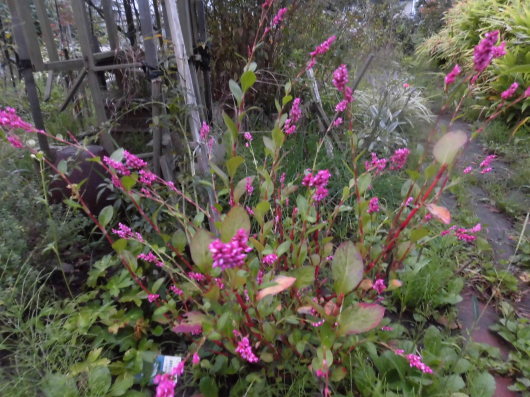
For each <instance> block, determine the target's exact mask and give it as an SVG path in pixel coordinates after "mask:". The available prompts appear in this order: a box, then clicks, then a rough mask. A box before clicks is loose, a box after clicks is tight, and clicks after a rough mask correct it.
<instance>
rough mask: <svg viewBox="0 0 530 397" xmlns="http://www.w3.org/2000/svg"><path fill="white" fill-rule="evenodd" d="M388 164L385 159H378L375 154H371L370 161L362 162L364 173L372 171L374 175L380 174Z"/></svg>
mask: <svg viewBox="0 0 530 397" xmlns="http://www.w3.org/2000/svg"><path fill="white" fill-rule="evenodd" d="M387 163H388V160H387V159H385V158H378V157H377V154H376V153H373V152H372V159H371V160H370V161H365V162H364V167H365V168H366V171H374V172H375V174H376V175H379V174H381V173H382V172H383V171H384V170H385V168H386V165H387Z"/></svg>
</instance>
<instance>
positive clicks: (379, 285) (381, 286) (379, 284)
mask: <svg viewBox="0 0 530 397" xmlns="http://www.w3.org/2000/svg"><path fill="white" fill-rule="evenodd" d="M372 288H373V289H375V290H376V291H377V293H378V294H381V293H383V291H384V290H386V285H385V280H383V279H382V278H378V279H377V280H375V283H374V285H373V286H372Z"/></svg>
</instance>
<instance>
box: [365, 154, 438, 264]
mask: <svg viewBox="0 0 530 397" xmlns="http://www.w3.org/2000/svg"><path fill="white" fill-rule="evenodd" d="M446 170H447V164H442V166H441V167H440V169H439V170H438V173H437V174H436V177H435V178H434V180H433V181H432V183H431V185H430V186H429V188H428V189H427V191H426V192H425V194H424V195H423V197H421V199H420V201H419V203H418V204H417V205H416V206H415V207H414V208H413V209H412V210H411V211H410V213H409V215H408V216H407V218H405V220H404V221H403V222H402V223H401V225H399V228H398V229H397V230H396V232H395V233H394V235H393V236H392V237H391V238H390V239H389V240H387V241H388V243H387V246H386V247H385V249H384V250H383V251H381V253H380V254H379V255H378V256H377V258H376V259H375V260H374V261H372V262H371V263H370V264H369V265H368V267H367V268H366V269H365V272H368V271H370V270H372V269H373V267H374V266H375V264H376V263H377V262H378V261H379V260H380V259H385V258H386V256H387V255H388V253H389V252H390V251H391V250H392V249H393V248H394V246H395V244H396V241H397V240H398V238H399V236H400V234H401V232H402V231H403V230H405V228H406V227H407V226H408V224H409V223H410V221H411V220H412V218H414V215H416V212H418V210H419V209H420V208H421V206H422V205H423V203H424V202H425V200H427V199H428V198H429V196H430V195H431V193H432V191H433V189H434V188H435V187H436V185H437V184H438V182H439V181H440V178H441V177H442V175H443V174H444V172H445V171H446Z"/></svg>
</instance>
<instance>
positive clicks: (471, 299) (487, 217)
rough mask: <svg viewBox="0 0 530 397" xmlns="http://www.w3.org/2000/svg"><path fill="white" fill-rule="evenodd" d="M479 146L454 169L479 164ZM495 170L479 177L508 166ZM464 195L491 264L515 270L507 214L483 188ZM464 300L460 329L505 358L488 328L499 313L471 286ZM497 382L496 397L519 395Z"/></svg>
mask: <svg viewBox="0 0 530 397" xmlns="http://www.w3.org/2000/svg"><path fill="white" fill-rule="evenodd" d="M440 122H441V124H443V125H446V126H447V125H448V124H449V118H447V117H442V118H441V120H440ZM449 129H450V130H462V131H465V132H466V133H467V134H468V135H470V134H471V131H472V129H471V126H470V125H469V124H467V123H465V122H463V121H456V122H454V123H453V124H452V126H451V127H450V128H449ZM488 154H489V153H487V152H486V151H485V149H484V148H483V147H482V145H481V144H480V143H479V142H478V141H477V140H473V141H470V142H469V143H468V144H467V145H466V147H465V149H464V151H463V153H462V155H461V156H460V158H459V160H458V163H457V169H458V170H459V171H460V172H462V170H463V169H464V168H466V167H467V166H473V167H474V168H476V167H477V166H478V164H479V163H480V162H481V161H482V160H483V159H484V157H485V156H486V155H488ZM493 169H494V171H492V175H485V176H482V175H480V176H479V177H492V176H494V177H497V178H502V177H503V176H506V175H507V173H509V172H510V170H509V166H508V165H507V164H506V163H504V162H503V161H502V159H496V160H495V162H494V166H493ZM466 194H467V195H468V197H467V198H468V202H469V203H470V206H471V210H472V212H473V213H474V214H475V216H476V217H477V218H478V219H479V220H480V223H481V224H482V226H483V231H484V233H485V235H486V239H487V240H488V242H489V244H490V245H491V247H492V249H493V258H494V264H495V266H496V267H497V268H499V269H505V270H506V269H507V270H509V271H512V272H514V273H516V269H514V268H512V267H510V266H509V265H507V264H506V263H508V259H509V258H510V256H511V255H513V254H514V251H515V246H516V237H514V236H517V235H518V232H517V230H515V228H514V224H513V221H512V219H511V218H510V217H508V216H507V215H505V214H503V213H501V212H500V211H499V210H497V209H496V208H495V207H494V206H493V205H491V204H490V200H489V198H488V193H487V192H486V191H484V190H483V189H482V188H480V187H478V186H476V185H472V184H467V185H466ZM441 201H442V203H443V204H444V205H446V206H447V207H449V208H450V209H451V211H453V210H454V209H456V208H457V206H458V203H457V200H456V198H455V197H454V196H453V195H451V194H450V193H448V194H445V195H444V196H443V197H442V200H441ZM529 292H530V291H529V290H528V287H525V286H524V285H522V284H521V300H520V301H519V302H514V303H516V307H517V310H518V312H519V313H520V314H521V315H525V316H526V317H528V315H529V313H530V293H529ZM462 297H463V301H462V302H460V303H459V304H458V311H459V314H458V320H459V322H460V324H461V327H462V332H463V334H464V335H466V334H467V336H468V337H469V338H470V339H471V340H473V341H475V342H480V343H485V344H488V345H490V346H493V347H496V348H498V349H499V350H500V352H501V356H502V357H503V358H504V359H506V358H507V356H508V353H509V346H508V345H507V344H506V343H505V342H504V341H503V340H502V339H501V338H500V337H499V336H497V335H496V334H495V333H493V332H491V331H490V330H489V327H490V326H491V325H493V324H495V323H496V322H497V321H498V319H499V315H498V314H497V312H496V311H495V309H494V307H493V305H491V302H486V303H485V304H484V303H480V302H479V298H478V296H477V293H476V292H475V291H474V290H473V289H472V288H471V287H466V288H465V289H464V291H463V293H462ZM477 304H478V309H479V313H480V315H479V318H478V319H477V318H476V315H475V312H476V311H477V310H476V308H475V306H476V305H477ZM495 382H496V391H495V396H496V397H513V396H518V395H519V394H518V393H516V392H512V391H510V390H508V387H509V386H510V385H511V384H512V379H510V378H507V377H502V376H499V375H495Z"/></svg>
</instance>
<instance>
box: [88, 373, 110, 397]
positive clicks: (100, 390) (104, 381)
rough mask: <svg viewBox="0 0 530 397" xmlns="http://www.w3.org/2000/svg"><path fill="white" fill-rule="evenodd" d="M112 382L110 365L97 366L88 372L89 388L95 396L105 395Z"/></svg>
mask: <svg viewBox="0 0 530 397" xmlns="http://www.w3.org/2000/svg"><path fill="white" fill-rule="evenodd" d="M111 383H112V377H111V375H110V371H109V368H108V367H95V368H92V369H91V370H90V371H89V372H88V390H90V394H91V395H93V396H103V395H105V394H106V393H107V392H108V391H109V389H110V385H111Z"/></svg>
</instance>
